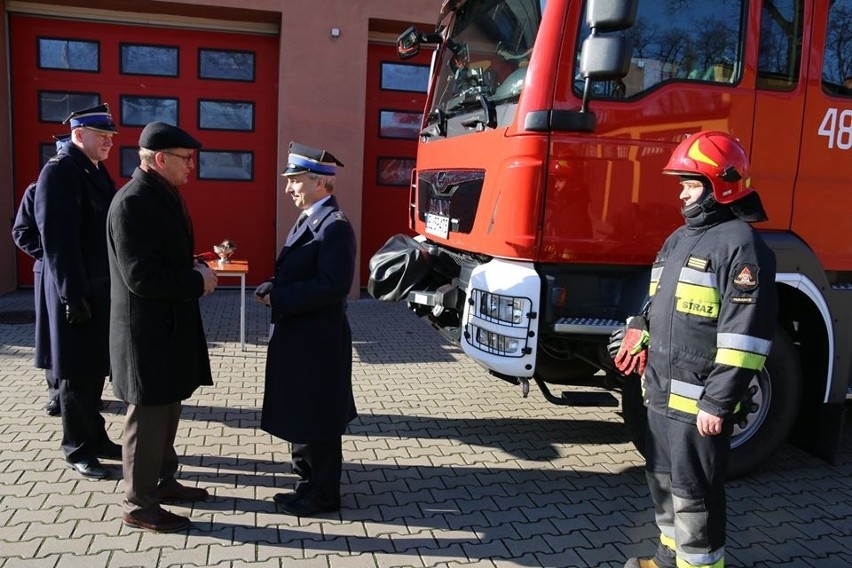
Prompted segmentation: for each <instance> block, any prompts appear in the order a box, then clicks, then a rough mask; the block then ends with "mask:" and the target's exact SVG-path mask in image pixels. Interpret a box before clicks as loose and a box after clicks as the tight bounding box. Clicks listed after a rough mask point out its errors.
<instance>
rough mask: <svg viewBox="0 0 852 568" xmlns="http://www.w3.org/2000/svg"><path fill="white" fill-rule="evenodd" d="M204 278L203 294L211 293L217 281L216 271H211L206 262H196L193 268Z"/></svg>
mask: <svg viewBox="0 0 852 568" xmlns="http://www.w3.org/2000/svg"><path fill="white" fill-rule="evenodd" d="M193 270H195V271H196V272H198V273H199V274H201V277H202V278H204V295H205V296H207V295H210V294H212V293H213V290H215V289H216V285H217V284H218V283H219V278H218V277H217V276H216V273H215V272H213V271H212V270H211V269H210V267H209V266H207V265H206V264H200V263H199V264H196V265H195V268H194V269H193Z"/></svg>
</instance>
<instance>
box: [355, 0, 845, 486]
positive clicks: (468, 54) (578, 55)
mask: <svg viewBox="0 0 852 568" xmlns="http://www.w3.org/2000/svg"><path fill="white" fill-rule="evenodd" d="M428 45H434V46H435V52H434V56H433V60H432V67H431V83H430V89H429V94H428V101H427V106H426V109H425V112H424V117H423V124H422V131H421V133H420V140H419V147H418V153H417V162H416V169H415V170H414V172H413V173H412V183H411V190H410V219H409V226H410V228H411V229H412V230H413V231H414V232H415V233H416V234H417V236H416V237H415V238H414V239H411V238H409V237H405V236H402V235H399V236H397V237H395V238H392V239H391V241H389V242H388V244H387V245H386V246H385V247H384V248H383V249H381V250H380V251H379V252H378V253H377V254H376V255H374V257H373V258H372V260H371V268H372V269H373V271H372V275H371V280H370V283H369V289H370V290H371V292H372V293H373V295H374V296H376V297H378V298H380V299H385V300H404V301H407V302H408V304H409V306H410V307H411V308H412V309H413V310H414V311H415V312H416V313H417V314H418V315H420V316H422V317H424V318H427V319H428V320H430V321H431V323H432V324H433V325H434V326H435V327H436V328H437V329H439V330H440V331H442V332H443V333H444V334H446V336H448V337H450V338H451V339H453V340H454V341H456V342H458V343H459V344H460V345H461V347H462V348H463V349H464V351H465V353H466V354H467V355H469V356H471V357H473V358H474V359H476V360H477V361H478V362H480V363H481V364H482V365H483V366H484V367H486V368H487V369H488V370H489V371H490V372H491V374H493V375H494V376H495V377H498V378H501V379H504V380H507V381H510V382H511V383H514V384H517V385H519V386H520V387H521V389H522V392H523V394H524V396H526V394H527V392H528V389H529V383H530V381H532V382H534V383H535V384H536V385H537V386H538V387H539V389H540V390H541V392H542V393H543V395H544V397H545V398H546V399H547V400H548V401H550V402H553V403H556V404H562V405H590V404H591V405H602V404H610V403H615V404H617V400H616V399H615V398H614V397H613V396H612V395H611V394H609V391H621V395H622V409H623V414H624V418H625V422H626V424H627V429H628V432H630V434H631V436H632V437H633V439H634V441H635V442H636V444H637V447H639V449H640V450H641V449H642V437H641V432H642V425H643V423H644V422H643V421H644V417H645V415H644V408H643V407H642V406H641V399H640V395H639V385H638V379H637V378H636V377H631V378H627V379H623V378H620V377H619V376H617V375H616V374H615V373H613V372H612V363H611V360H610V358H609V356H608V354H607V352H606V349H605V344H606V341H607V338H608V336H609V334H610V333H611V331H612V330H614V329H616V328H617V327H618V326H621V325H623V323H624V320H625V318H627V317H628V316H630V315H632V314H636V313H638V312H639V311H640V310H641V307H642V305H643V303H644V301H645V299H646V297H647V294H648V281H649V266H650V263H651V262H652V261H653V259H654V255H655V253H656V251H657V250H658V249H659V247H660V246H661V244H662V242H663V240H664V239H665V237H666V236H668V234H669V233H670V232H671V231H672V230H673V229H674V228H675V227H677V226H678V225H680V224H682V223H683V218H682V216H681V214H680V210H679V208H680V202H679V200H678V193H679V187H678V184H677V182H676V180H673V179H672V178H670V177H666V176H663V175H662V173H661V170H662V168H663V166H664V164H665V163H666V160H667V158H668V156H669V155H670V154H671V151H672V150H673V149H674V147H675V146H676V145H677V144H678V143H679V142H680V141H681V140H683V138H684V137H685V136H687V135H689V134H691V133H694V132H697V131H699V130H722V131H725V132H730V133H731V134H733V135H734V136H736V137H737V138H738V139H739V140H740V141H741V142H742V143H743V145H744V146H745V148H746V149H747V150H748V152H749V156H750V161H751V166H752V170H751V175H752V181H753V184H754V186H755V187H756V188H757V190H758V191H759V193H760V195H761V197H762V199H763V202H764V205H765V207H766V210H767V212H768V214H769V218H770V220H769V221H768V222H765V223H761V224H760V225H758V229H759V230H761V231H762V234H763V236H764V238H765V239H766V241H767V242H768V243H769V244H770V245H771V247H772V248H773V249H774V251H775V253H776V255H777V260H778V274H777V279H776V285H777V288H778V291H779V295H780V299H781V302H780V314H779V319H778V331H777V334H776V338H775V341H774V344H773V349H772V353H771V355H770V356H769V358H768V360H767V364H766V368H765V370H764V371H762V372H761V373H759V374H758V375H756V376H755V377H754V380H753V382H752V384H751V386H750V389H749V391H748V394H747V397H746V399H745V400H743V401H742V404H741V405H740V407H741V409H742V410H741V411H740V412H739V414H738V415H737V417H736V421H737V427H736V430H735V434H734V437H733V440H732V446H733V457H732V459H731V463H732V467H733V471H732V472H731V474H732V475H733V476H737V475H742V474H744V473H747V472H749V471H751V470H753V469H755V468H756V467H758V466H759V465H760V464H761V463H762V462H764V461H765V460H766V459H767V457H768V456H769V455H770V454H771V453H772V452H773V451H774V450H775V449H776V448H777V447H778V446H779V445H780V444H781V443H782V442H784V441H785V440H786V439H788V438H789V439H790V440H791V441H793V442H794V443H796V444H798V445H801V446H803V447H805V448H807V449H808V450H810V451H812V452H813V453H815V454H817V455H819V456H822V457H824V458H826V459H828V460H831V459H832V458H833V456H834V454H835V451H836V447H837V443H838V439H839V436H840V432H841V426H842V421H843V417H844V413H845V409H846V400H847V398H848V397H849V390H848V389H849V384H850V377H852V347H851V346H852V317H850V315H852V234H851V233H850V232H849V226H850V223H852V195H850V193H849V192H850V191H852V151H850V148H852V0H762V1H761V0H754V1H751V2H749V1H748V0H720V1H719V2H706V1H704V0H665V1H664V0H659V1H650V0H641V1H639V2H638V7H637V6H636V2H631V1H630V0H619V1H617V0H587V1H585V2H584V1H582V0H446V1H445V2H444V5H443V7H442V8H441V11H440V15H439V20H438V25H437V27H436V29H435V31H434V32H422V31H419V30H416V29H413V28H412V29H409V30H408V31H407V32H406V33H404V34H403V35H402V36H400V40H399V44H398V49H399V52H400V55H401V56H402V57H406V56H410V55H412V54H414V53H416V52H417V51H418V50H419V49H420V48H421V46H428ZM568 385H570V386H571V388H569V389H568V390H566V391H565V392H564V393H560V394H556V393H554V391H553V389H554V388H560V387H561V386H568ZM577 387H581V388H577ZM601 394H603V395H604V396H601Z"/></svg>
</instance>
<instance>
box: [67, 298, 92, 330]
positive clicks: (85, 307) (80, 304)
mask: <svg viewBox="0 0 852 568" xmlns="http://www.w3.org/2000/svg"><path fill="white" fill-rule="evenodd" d="M91 319H92V308H91V307H90V306H89V301H88V300H87V299H86V298H80V299H77V300H68V303H67V304H65V320H66V321H67V322H68V323H70V324H71V325H83V324H86V323H89V321H91Z"/></svg>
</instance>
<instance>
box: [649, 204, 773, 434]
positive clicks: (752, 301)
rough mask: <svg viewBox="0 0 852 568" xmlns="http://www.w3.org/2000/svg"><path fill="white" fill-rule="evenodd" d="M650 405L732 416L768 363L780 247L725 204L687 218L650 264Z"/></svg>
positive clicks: (679, 416)
mask: <svg viewBox="0 0 852 568" xmlns="http://www.w3.org/2000/svg"><path fill="white" fill-rule="evenodd" d="M650 295H651V304H650V307H649V312H648V327H649V331H650V335H651V342H650V345H649V347H648V367H647V369H646V371H645V376H644V378H643V387H644V389H643V390H644V401H645V405H646V406H647V407H648V408H649V409H651V410H654V411H655V412H658V413H661V414H664V415H667V416H669V417H670V418H673V419H676V420H680V421H683V422H690V423H695V420H696V415H697V414H698V410H704V411H705V412H708V413H710V414H712V415H714V416H720V417H723V418H726V417H729V416H730V415H731V414H732V413H734V412H735V411H736V410H737V409H738V404H739V402H740V400H741V398H742V396H743V394H744V393H745V390H746V388H747V387H748V384H749V382H750V381H751V379H752V378H753V377H754V375H755V373H757V372H759V371H760V370H761V369H763V365H764V362H765V361H766V357H767V356H768V355H769V350H770V347H771V345H772V337H773V335H774V332H775V325H776V317H777V309H778V306H777V292H776V288H775V255H774V253H773V252H772V250H771V249H769V247H768V246H767V245H766V243H764V241H763V239H761V237H760V235H759V234H758V233H757V232H756V231H755V230H754V229H752V227H751V226H750V225H749V224H748V223H746V222H745V221H742V220H740V219H739V218H737V217H736V216H735V215H734V214H733V212H732V211H731V210H730V209H729V208H728V207H725V206H718V207H717V208H715V209H712V210H710V211H709V212H701V213H700V214H699V215H698V216H696V217H693V218H687V220H686V225H684V226H683V227H680V228H679V229H677V230H676V231H675V232H674V233H672V235H671V236H669V238H668V239H667V240H666V242H665V244H664V245H663V248H662V249H661V250H660V252H659V253H658V254H657V258H656V261H655V262H654V265H653V268H652V271H651V286H650Z"/></svg>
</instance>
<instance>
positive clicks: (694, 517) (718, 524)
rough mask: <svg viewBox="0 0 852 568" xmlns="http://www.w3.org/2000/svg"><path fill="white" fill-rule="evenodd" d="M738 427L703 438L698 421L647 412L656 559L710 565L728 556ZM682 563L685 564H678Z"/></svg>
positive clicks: (661, 563)
mask: <svg viewBox="0 0 852 568" xmlns="http://www.w3.org/2000/svg"><path fill="white" fill-rule="evenodd" d="M732 430H733V425H732V422H731V421H730V420H726V421H725V422H724V424H723V426H722V433H721V434H719V435H717V436H706V437H705V436H701V435H700V434H699V433H698V428H697V427H696V425H695V424H694V423H693V424H688V423H686V422H680V421H677V420H672V419H670V418H667V417H665V416H663V415H662V414H660V413H657V412H654V411H651V410H649V411H648V431H647V435H646V437H645V440H646V447H645V449H646V460H647V462H646V471H645V476H646V478H647V480H648V488H649V489H650V492H651V498H652V499H653V501H654V513H655V517H656V521H657V526H658V527H659V528H660V546H659V547H658V548H657V555H656V558H655V560H656V563H657V566H660V567H662V568H669V567H674V566H675V557H676V558H677V561H678V562H680V563H681V564H685V565H687V566H709V565H713V564H715V563H716V562H718V561H719V560H720V559H722V558H724V554H725V525H726V522H727V516H726V510H725V476H726V474H727V470H728V455H729V454H730V441H731V433H732ZM679 565H680V564H679Z"/></svg>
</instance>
